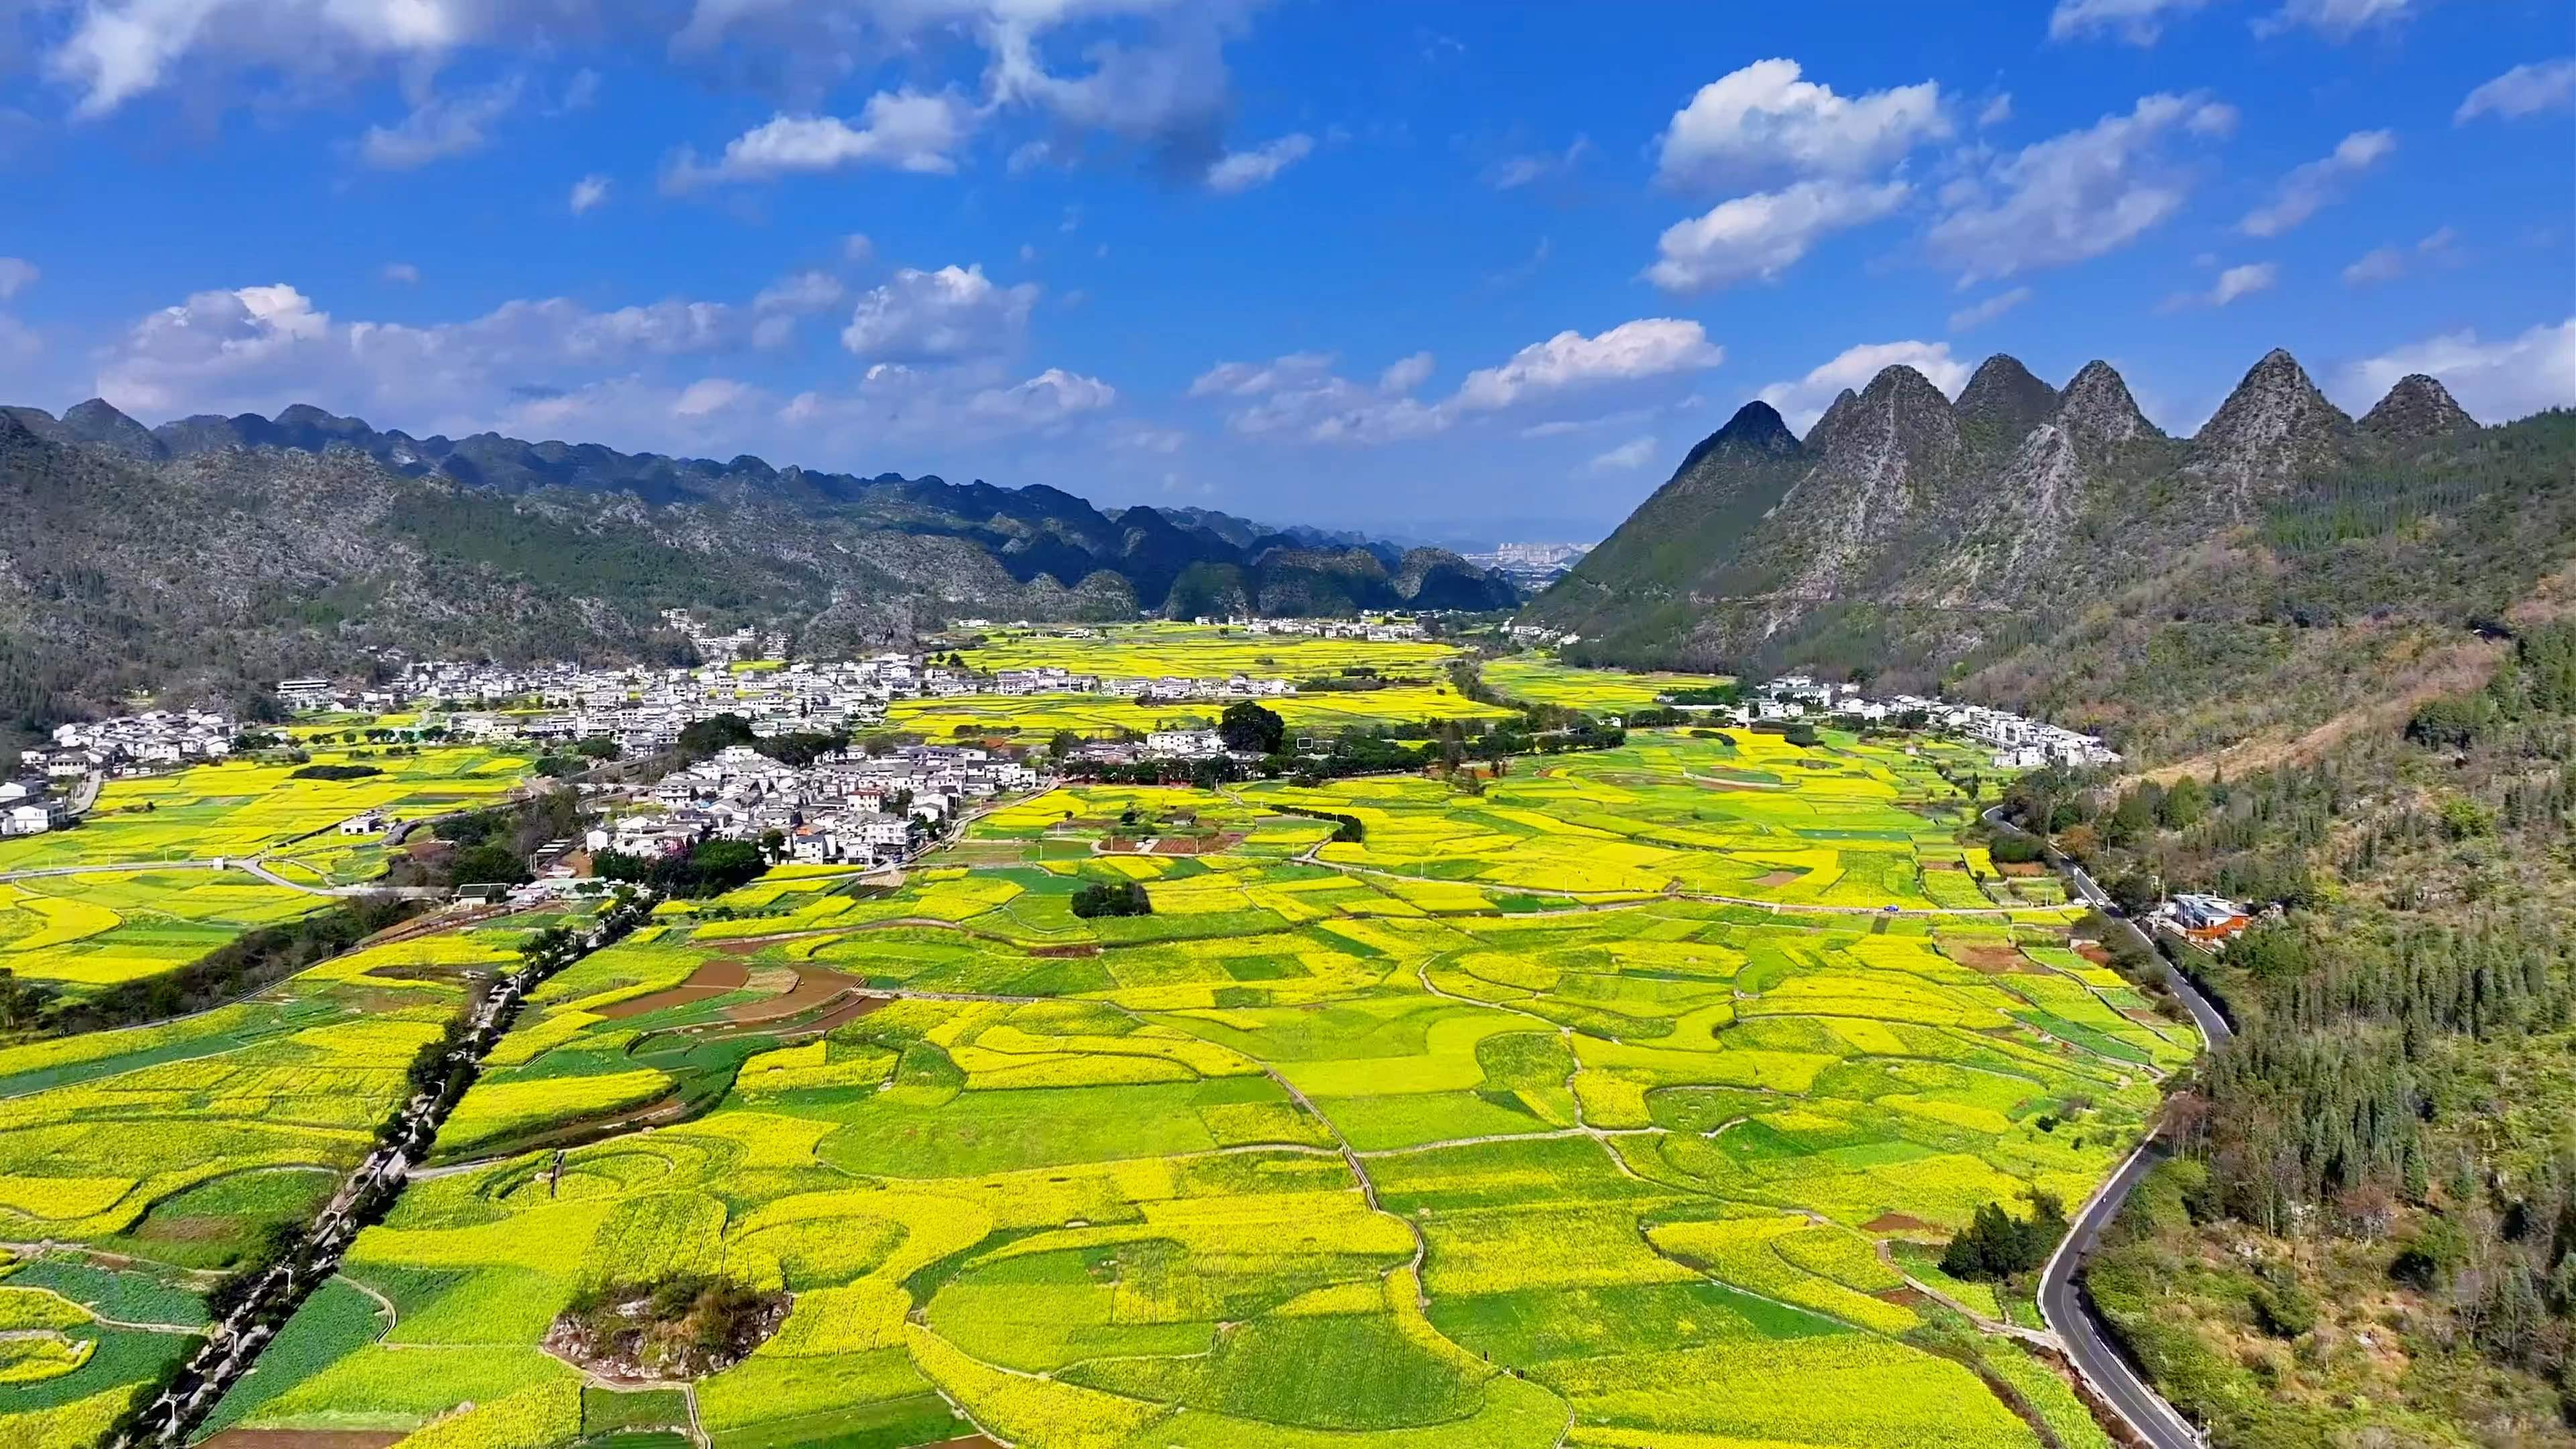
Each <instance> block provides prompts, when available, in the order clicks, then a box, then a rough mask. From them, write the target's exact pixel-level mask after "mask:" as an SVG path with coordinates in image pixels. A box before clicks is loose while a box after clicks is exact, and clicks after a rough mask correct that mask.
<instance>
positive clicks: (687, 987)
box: [599, 956, 751, 1021]
mask: <svg viewBox="0 0 2576 1449" xmlns="http://www.w3.org/2000/svg"><path fill="white" fill-rule="evenodd" d="M750 984H751V971H750V969H749V968H748V967H746V966H744V965H743V964H742V962H741V961H739V960H736V959H734V958H733V957H731V956H717V957H714V958H711V959H709V960H706V961H701V962H699V963H698V969H697V970H695V971H693V972H691V973H689V979H688V980H686V981H683V982H681V983H680V984H679V985H677V986H674V987H671V988H669V989H668V990H664V991H656V992H654V993H653V994H652V995H650V996H637V997H631V998H629V999H627V1000H625V1001H620V1002H616V1003H614V1004H612V1005H609V1006H603V1007H601V1008H600V1009H599V1014H600V1015H601V1016H604V1017H607V1018H608V1019H609V1020H611V1021H619V1020H623V1019H625V1018H626V1017H630V1016H642V1015H644V1014H645V1013H646V1012H651V1011H660V1010H662V1009H664V1008H665V1007H672V1006H687V1005H690V1004H692V1003H694V1002H700V1001H704V1000H706V999H707V998H708V997H710V996H722V995H724V994H725V993H726V992H728V991H740V990H741V989H742V988H744V987H745V986H748V985H750Z"/></svg>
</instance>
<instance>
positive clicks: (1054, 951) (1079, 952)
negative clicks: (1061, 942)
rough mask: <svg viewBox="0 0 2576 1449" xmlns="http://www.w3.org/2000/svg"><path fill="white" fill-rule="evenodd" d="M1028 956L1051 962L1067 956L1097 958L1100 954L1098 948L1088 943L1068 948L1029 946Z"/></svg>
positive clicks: (1084, 942)
mask: <svg viewBox="0 0 2576 1449" xmlns="http://www.w3.org/2000/svg"><path fill="white" fill-rule="evenodd" d="M1029 954H1030V955H1032V956H1037V957H1042V958H1044V959H1047V960H1051V961H1052V960H1060V959H1062V958H1065V957H1068V956H1097V955H1099V954H1100V947H1099V946H1098V945H1097V944H1095V943H1093V942H1090V941H1083V942H1080V943H1077V944H1075V945H1070V946H1031V947H1030V948H1029Z"/></svg>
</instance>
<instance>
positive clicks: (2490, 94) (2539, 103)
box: [2451, 58, 2576, 126]
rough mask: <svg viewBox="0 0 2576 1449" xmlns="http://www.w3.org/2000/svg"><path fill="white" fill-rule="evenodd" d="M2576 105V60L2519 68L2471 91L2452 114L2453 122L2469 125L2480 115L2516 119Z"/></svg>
mask: <svg viewBox="0 0 2576 1449" xmlns="http://www.w3.org/2000/svg"><path fill="white" fill-rule="evenodd" d="M2571 102H2576V58H2570V59H2562V60H2544V61H2541V62H2539V63H2538V64H2536V65H2518V66H2515V67H2514V68H2513V69H2511V70H2509V71H2506V72H2505V73H2504V74H2502V75H2500V76H2497V77H2496V78H2495V79H2494V80H2491V81H2488V82H2487V83H2486V84H2484V85H2482V86H2480V87H2478V88H2477V89H2476V90H2473V91H2471V92H2469V95H2468V99H2466V100H2464V101H2462V102H2460V108H2459V109H2458V110H2457V111H2454V112H2452V113H2451V123H2452V124H2453V125H2456V126H2465V125H2467V124H2468V123H2469V122H2471V121H2474V120H2476V119H2477V118H2478V117H2480V116H2496V117H2499V118H2502V119H2505V120H2516V119H2519V118H2521V117H2523V116H2536V115H2539V114H2540V113H2541V112H2543V111H2556V110H2563V109H2565V108H2566V107H2567V106H2568V105H2569V104H2570V103H2571Z"/></svg>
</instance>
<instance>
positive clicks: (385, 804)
mask: <svg viewBox="0 0 2576 1449" xmlns="http://www.w3.org/2000/svg"><path fill="white" fill-rule="evenodd" d="M311 762H312V763H314V764H324V765H339V764H354V765H372V766H374V767H376V768H377V769H379V770H381V771H383V773H382V774H378V775H370V776H367V777H365V778H362V779H355V780H316V779H301V780H299V779H295V778H294V774H295V771H296V770H297V769H298V768H300V767H299V766H296V765H292V764H261V763H255V762H252V761H247V760H243V761H226V762H223V763H220V764H211V765H199V766H196V767H195V768H193V769H186V770H178V771H174V772H172V773H170V774H167V775H144V776H138V777H135V778H132V779H124V780H111V781H109V782H108V783H107V787H106V788H105V789H104V790H102V791H101V792H100V794H99V799H98V804H97V806H96V807H95V808H94V809H93V810H92V811H91V812H90V814H89V817H88V819H87V820H86V821H84V823H82V825H81V826H80V827H79V828H77V829H73V830H61V831H55V832H53V833H50V834H46V835H29V836H21V837H19V838H17V839H13V840H7V841H0V871H17V870H40V869H47V868H52V867H57V866H75V865H77V866H88V865H125V864H136V863H142V862H149V861H170V860H211V859H214V858H216V857H218V856H221V857H226V858H232V859H240V858H243V857H247V856H253V855H261V854H264V853H267V852H270V851H277V850H280V849H281V848H282V847H287V846H289V845H290V844H291V843H304V842H305V838H306V837H318V838H317V839H316V840H314V841H312V842H310V844H312V845H313V846H314V848H315V849H316V850H317V851H321V852H325V853H330V852H337V851H340V850H341V849H342V848H343V847H342V846H341V843H340V837H339V836H337V835H336V834H335V833H333V832H334V831H335V830H336V827H337V826H338V825H339V823H340V822H341V821H343V820H346V819H348V818H349V817H350V816H352V815H356V814H359V813H361V812H362V811H367V810H382V811H385V812H386V813H388V814H390V815H393V816H397V817H400V818H403V819H420V818H423V817H425V816H430V815H438V814H444V813H447V812H449V811H453V810H461V809H472V808H474V807H476V806H479V805H487V804H491V803H494V802H496V801H498V800H500V799H501V798H503V797H505V796H507V795H508V794H509V793H510V792H511V791H513V790H515V789H516V788H517V787H518V785H519V782H520V779H521V777H522V776H524V775H525V774H526V773H527V770H528V767H529V764H530V760H529V758H528V757H527V756H524V755H517V754H508V753H502V752H497V751H493V750H487V749H482V748H479V747H475V746H469V745H456V746H429V747H424V748H423V749H422V750H421V751H420V753H418V754H416V755H389V754H386V753H384V752H382V751H369V750H364V749H361V750H355V751H352V750H315V751H313V752H312V761H311ZM286 853H288V854H290V855H291V854H295V853H296V852H295V851H293V850H288V851H287V852H286Z"/></svg>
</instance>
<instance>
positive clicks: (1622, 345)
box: [1455, 317, 1726, 412]
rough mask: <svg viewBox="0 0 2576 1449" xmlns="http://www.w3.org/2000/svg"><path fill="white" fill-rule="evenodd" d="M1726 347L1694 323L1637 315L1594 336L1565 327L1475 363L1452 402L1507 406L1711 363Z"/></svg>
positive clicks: (1474, 407) (1719, 359)
mask: <svg viewBox="0 0 2576 1449" xmlns="http://www.w3.org/2000/svg"><path fill="white" fill-rule="evenodd" d="M1725 360H1726V349H1725V348H1722V347H1720V346H1718V345H1717V344H1715V343H1713V342H1711V341H1709V340H1708V332H1707V329H1705V328H1703V327H1701V326H1700V324H1698V323H1697V322H1690V321H1684V320H1682V319H1679V318H1674V317H1643V318H1639V319H1638V320H1636V321H1634V322H1622V323H1620V324H1619V325H1618V326H1616V327H1613V328H1611V329H1609V330H1608V331H1606V332H1603V333H1601V334H1599V335H1598V336H1593V337H1586V336H1584V335H1583V334H1582V333H1580V332H1576V331H1573V330H1571V329H1569V330H1567V331H1564V332H1559V333H1558V334H1556V335H1555V336H1554V337H1551V338H1549V339H1548V340H1546V341H1545V342H1533V343H1531V344H1530V345H1529V346H1527V347H1524V348H1522V349H1521V350H1520V351H1518V352H1516V353H1514V354H1512V356H1511V358H1510V360H1509V361H1506V362H1504V363H1503V364H1502V365H1500V366H1498V367H1486V368H1479V369H1477V370H1476V371H1474V372H1471V373H1469V374H1467V379H1466V381H1464V382H1462V383H1460V384H1459V385H1458V395H1457V397H1456V399H1455V401H1456V403H1457V405H1458V406H1460V407H1462V408H1466V409H1469V410H1472V411H1479V412H1484V411H1491V410H1494V409H1498V408H1507V407H1511V406H1513V405H1515V404H1517V403H1520V402H1523V401H1527V400H1529V399H1532V398H1537V397H1545V396H1549V395H1552V394H1555V393H1560V392H1566V391H1569V390H1572V389H1577V388H1583V387H1590V386H1593V385H1596V384H1599V383H1604V382H1613V381H1631V380H1635V379H1638V378H1647V377H1660V376H1663V375H1665V374H1667V373H1674V372H1686V371H1692V370H1696V369H1700V368H1708V367H1715V366H1717V365H1718V364H1719V363H1721V362H1724V361H1725Z"/></svg>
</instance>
